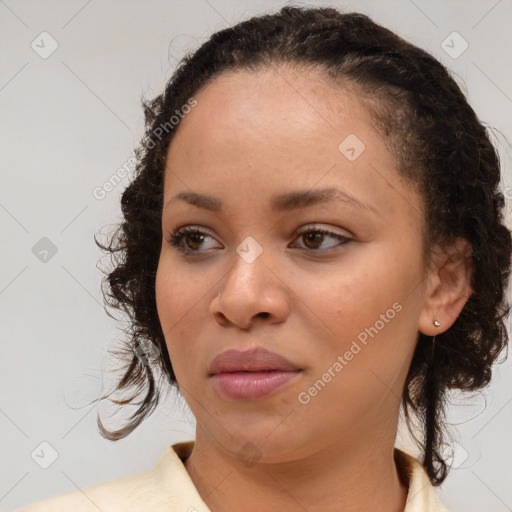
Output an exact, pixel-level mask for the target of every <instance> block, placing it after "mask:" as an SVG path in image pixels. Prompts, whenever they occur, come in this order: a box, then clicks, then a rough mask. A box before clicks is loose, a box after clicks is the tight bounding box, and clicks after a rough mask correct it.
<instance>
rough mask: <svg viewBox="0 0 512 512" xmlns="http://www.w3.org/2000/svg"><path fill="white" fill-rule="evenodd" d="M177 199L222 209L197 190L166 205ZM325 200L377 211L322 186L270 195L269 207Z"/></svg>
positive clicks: (281, 209) (291, 207)
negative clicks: (316, 188) (320, 187)
mask: <svg viewBox="0 0 512 512" xmlns="http://www.w3.org/2000/svg"><path fill="white" fill-rule="evenodd" d="M177 200H182V201H185V202H187V203H188V204H191V205H193V206H196V207H197V208H202V209H204V210H209V211H212V212H220V211H221V210H222V201H221V200H220V199H218V198H216V197H212V196H208V195H204V194H198V193H197V192H180V193H179V194H176V195H175V196H173V197H172V198H171V199H170V200H169V201H168V203H167V206H169V205H170V204H172V203H174V202H175V201H177ZM325 201H343V202H345V203H349V204H352V205H353V206H357V207H358V208H362V209H367V210H372V211H373V212H375V213H378V212H377V210H376V209H375V208H374V207H373V206H371V205H369V204H366V203H364V202H362V201H361V200H359V199H357V198H356V197H354V196H351V195H350V194H348V193H347V192H344V191H343V190H340V189H337V188H323V189H319V190H296V191H293V192H286V193H284V194H278V195H275V196H273V197H272V200H271V208H272V209H273V210H276V211H279V212H286V211H292V210H296V209H298V208H305V207H307V206H313V205H315V204H318V203H321V202H325Z"/></svg>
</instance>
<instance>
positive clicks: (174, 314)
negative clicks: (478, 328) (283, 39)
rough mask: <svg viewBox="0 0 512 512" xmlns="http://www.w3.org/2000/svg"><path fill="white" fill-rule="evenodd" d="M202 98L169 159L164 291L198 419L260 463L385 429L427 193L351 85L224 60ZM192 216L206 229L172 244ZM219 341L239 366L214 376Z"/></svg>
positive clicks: (392, 421)
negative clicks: (232, 65)
mask: <svg viewBox="0 0 512 512" xmlns="http://www.w3.org/2000/svg"><path fill="white" fill-rule="evenodd" d="M195 99H196V100H197V105H196V106H195V107H194V108H192V109H191V110H190V112H189V113H188V114H187V115H186V117H185V118H184V119H183V120H182V121H181V123H180V125H179V128H178V127H177V128H176V129H177V130H178V131H177V133H176V136H175V138H174V139H173V141H172V143H171V145H170V148H169V152H168V157H167V162H166V171H165V185H164V208H163V216H162V229H163V243H162V250H161V255H160V261H159V265H158V272H157V277H156V301H157V307H158V314H159V318H160V321H161V324H162V328H163V331H164V333H165V339H166V343H167V346H168V350H169V355H170V358H171V361H172V364H173V368H174V370H175V374H176V377H177V380H178V384H179V386H180V389H181V392H182V393H183V395H184V397H185V399H186V401H187V403H188V404H189V406H190V408H191V410H192V412H193V413H194V415H195V417H196V419H197V427H198V435H199V433H202V434H204V435H205V438H208V439H210V440H211V441H212V442H214V443H215V444H216V445H217V446H218V447H219V448H221V449H223V450H224V451H227V452H228V453H232V454H233V455H237V454H238V455H239V456H241V457H244V456H248V457H249V458H250V457H253V458H254V459H262V460H265V461H269V462H270V461H285V460H293V459H296V458H299V457H304V456H307V455H308V454H310V453H314V452H318V451H319V450H322V449H332V447H334V446H335V445H339V443H346V444H347V445H353V443H360V442H364V441H365V439H369V438H372V439H374V438H375V437H376V435H377V436H378V435H381V436H382V437H386V436H392V438H393V439H394V435H395V432H396V431H395V428H396V421H397V416H398V410H399V405H400V401H401V396H402V390H403V385H404V382H405V378H406V375H407V371H408V368H409V365H410V361H411V358H412V354H413V350H414V347H415V343H416V339H417V334H418V329H419V327H418V324H419V318H420V315H421V314H422V311H423V310H424V307H425V290H426V286H427V281H428V273H427V268H426V266H425V262H424V260H423V257H422V254H423V245H422V222H423V220H422V216H421V213H420V212H421V209H420V198H419V196H418V195H417V194H416V193H415V192H414V191H413V189H412V188H410V186H409V185H407V184H406V183H405V182H404V181H403V180H402V179H401V178H400V176H399V175H398V173H397V170H396V168H397V164H396V162H395V160H394V158H393V156H392V155H391V154H390V152H389V151H388V149H387V148H386V144H385V141H384V140H383V138H382V137H381V136H380V135H379V134H378V132H377V131H376V130H375V129H374V128H373V126H374V123H373V121H372V119H371V118H370V117H369V115H368V114H367V112H366V110H365V109H364V108H363V106H362V104H361V103H360V99H359V98H358V96H357V95H356V94H355V93H353V92H348V91H347V90H345V89H341V88H339V87H335V86H334V85H331V84H330V83H328V82H327V81H325V80H323V79H321V78H320V76H319V75H315V74H313V73H309V74H305V73H298V72H293V71H290V70H284V69H280V71H279V73H277V72H276V71H272V70H264V71H258V72H237V73H232V74H225V75H222V76H220V77H219V78H217V79H216V80H215V81H214V82H212V83H211V84H210V85H208V86H207V87H206V88H204V89H202V90H201V91H200V92H199V93H198V94H197V95H195ZM178 194H182V197H181V198H177V197H176V196H177V195H178ZM185 194H187V195H185ZM198 196H208V197H207V198H200V200H199V199H198ZM184 227H193V228H196V229H197V230H199V231H200V232H201V233H200V234H199V235H198V234H188V235H187V234H186V233H185V234H184V235H182V236H181V237H180V238H177V239H176V241H177V244H178V245H172V244H170V243H169V240H170V239H171V236H172V235H173V234H176V231H177V230H178V229H179V228H184ZM179 247H181V249H183V251H186V252H182V251H180V250H179ZM423 314H424V311H423ZM253 348H263V349H266V350H268V351H270V352H273V353H275V354H277V355H279V356H282V357H284V358H286V359H287V360H288V361H289V362H290V363H291V365H290V368H288V369H287V371H283V370H284V369H283V368H282V367H279V365H277V364H276V363H273V362H272V361H271V360H265V359H259V358H257V357H256V356H254V354H252V356H251V353H250V349H253ZM228 349H236V350H239V351H242V352H245V354H242V357H243V356H246V357H247V358H248V359H247V360H246V361H245V363H247V364H248V366H245V367H243V368H239V367H237V365H239V366H240V365H241V366H243V365H244V363H243V362H242V363H240V361H238V362H236V359H230V361H231V363H232V364H234V365H235V366H236V368H235V367H233V366H231V367H229V366H228V367H225V368H224V369H222V367H219V368H217V371H219V372H220V373H219V374H217V375H215V376H212V375H211V372H212V366H211V365H212V362H213V360H214V358H215V357H216V356H217V355H219V354H221V353H222V352H224V351H225V350H228ZM255 361H256V362H259V363H262V361H263V363H264V362H265V361H266V364H268V365H270V366H272V364H274V365H275V366H276V368H274V370H276V371H272V372H263V371H256V370H261V368H260V367H257V366H253V367H251V366H250V363H251V362H253V363H254V362H255ZM269 361H270V362H269ZM228 362H229V361H228ZM279 368H281V371H277V369H279ZM268 369H271V368H268ZM236 370H239V372H236ZM240 370H252V371H243V372H240ZM233 372H236V373H233ZM228 373H230V374H228ZM246 458H247V457H246Z"/></svg>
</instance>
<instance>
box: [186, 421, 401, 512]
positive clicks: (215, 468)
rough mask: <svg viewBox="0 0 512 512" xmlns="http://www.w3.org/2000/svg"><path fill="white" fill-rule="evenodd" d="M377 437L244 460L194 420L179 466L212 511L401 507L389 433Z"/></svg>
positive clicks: (354, 511) (350, 511) (349, 511)
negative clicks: (296, 455)
mask: <svg viewBox="0 0 512 512" xmlns="http://www.w3.org/2000/svg"><path fill="white" fill-rule="evenodd" d="M374 439H375V436H374ZM377 441H379V442H375V441H374V443H373V444H370V443H364V444H359V445H357V446H356V445H354V444H351V443H347V444H342V443H341V442H338V443H337V444H335V445H332V446H327V447H324V448H323V449H321V450H318V451H316V452H315V453H314V454H312V455H310V456H308V457H305V458H301V459H298V460H289V461H286V462H279V463H259V462H258V463H256V464H254V465H247V464H244V463H243V462H242V461H240V460H239V459H238V458H236V457H234V456H232V455H230V454H227V453H226V452H224V451H223V450H221V449H220V448H219V447H217V446H216V445H215V444H214V443H213V442H212V440H211V438H210V437H209V436H208V435H207V434H206V433H205V432H204V431H203V430H202V429H201V428H200V427H199V425H198V426H197V431H196V441H195V443H194V449H193V451H192V454H191V455H190V457H189V458H188V459H187V460H186V462H185V467H186V469H187V471H188V473H189V475H190V478H191V479H192V481H193V482H194V485H195V486H196V488H197V490H198V492H199V494H200V496H201V497H202V499H203V501H204V502H205V503H206V504H207V505H208V507H209V508H210V510H211V511H212V512H227V511H232V510H237V509H242V510H244V512H260V511H261V510H265V511H266V512H277V511H279V512H281V511H282V510H287V511H291V512H294V511H295V510H297V511H300V512H303V511H304V510H307V511H308V512H317V511H318V512H319V511H322V512H334V511H336V512H339V511H340V510H343V511H344V512H362V511H363V510H364V511H366V510H379V511H380V512H402V511H403V510H404V508H405V502H406V498H407V484H406V483H405V482H403V481H402V480H401V479H400V476H399V473H398V471H397V468H396V465H395V461H394V456H393V454H394V438H393V439H392V440H388V442H387V443H383V442H382V441H383V440H382V438H380V439H378V440H377ZM248 497H250V499H248Z"/></svg>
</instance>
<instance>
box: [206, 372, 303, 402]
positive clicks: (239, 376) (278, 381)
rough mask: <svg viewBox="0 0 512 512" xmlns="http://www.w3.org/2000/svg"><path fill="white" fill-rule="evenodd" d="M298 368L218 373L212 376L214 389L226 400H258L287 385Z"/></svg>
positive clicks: (296, 373) (298, 373) (295, 375)
mask: <svg viewBox="0 0 512 512" xmlns="http://www.w3.org/2000/svg"><path fill="white" fill-rule="evenodd" d="M300 374H301V372H300V370H297V371H293V372H289V371H277V370H276V371H269V372H237V373H218V374H216V375H213V376H212V378H211V379H212V385H213V387H214V388H215V390H216V391H217V392H218V393H219V394H220V395H222V396H223V397H225V398H227V399H228V400H258V399H260V398H263V397H266V396H269V395H271V394H273V393H275V392H276V391H278V390H280V389H282V388H283V387H285V386H286V385H288V384H289V383H290V382H291V381H292V380H293V379H295V378H296V377H297V376H298V375H300Z"/></svg>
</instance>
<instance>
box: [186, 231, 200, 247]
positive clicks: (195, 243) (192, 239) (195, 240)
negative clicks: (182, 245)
mask: <svg viewBox="0 0 512 512" xmlns="http://www.w3.org/2000/svg"><path fill="white" fill-rule="evenodd" d="M183 240H185V241H186V245H187V248H189V249H192V250H197V249H200V248H201V244H202V243H203V242H204V235H202V234H200V233H187V234H185V235H184V236H183Z"/></svg>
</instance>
